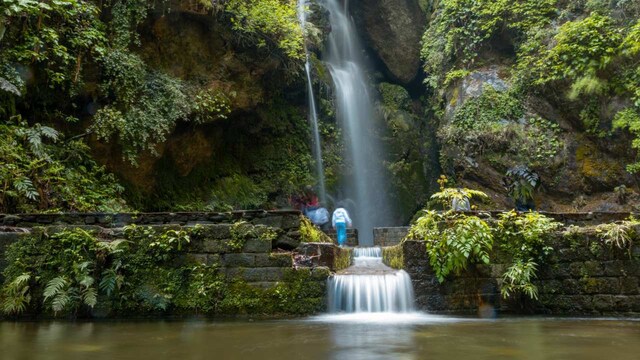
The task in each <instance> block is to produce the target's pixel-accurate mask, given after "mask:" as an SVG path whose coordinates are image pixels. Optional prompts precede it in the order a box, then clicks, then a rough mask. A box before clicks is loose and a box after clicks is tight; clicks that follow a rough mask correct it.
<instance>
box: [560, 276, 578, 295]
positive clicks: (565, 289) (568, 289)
mask: <svg viewBox="0 0 640 360" xmlns="http://www.w3.org/2000/svg"><path fill="white" fill-rule="evenodd" d="M561 289H562V291H561V293H563V294H567V295H577V294H580V292H581V291H582V289H581V287H580V284H579V283H578V280H575V279H564V280H562V288H561Z"/></svg>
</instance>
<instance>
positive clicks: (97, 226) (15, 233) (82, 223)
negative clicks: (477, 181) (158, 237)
mask: <svg viewBox="0 0 640 360" xmlns="http://www.w3.org/2000/svg"><path fill="white" fill-rule="evenodd" d="M239 221H244V222H245V223H246V225H247V226H251V229H252V231H251V232H249V233H248V235H247V236H244V237H243V239H242V240H241V243H240V245H238V240H237V239H234V234H233V231H234V230H233V227H234V224H236V223H238V222H239ZM128 224H137V225H141V226H150V227H152V228H154V229H156V230H157V231H158V232H162V231H166V230H169V229H173V230H179V229H182V228H185V229H187V228H188V229H189V230H190V234H191V235H190V237H191V242H190V244H189V248H188V250H187V255H186V256H189V257H191V258H192V259H194V260H196V261H197V262H200V263H204V264H208V265H212V264H218V265H220V266H222V267H223V268H224V269H225V273H226V276H227V279H228V280H229V281H233V280H236V279H241V280H244V281H245V282H247V283H248V284H249V285H252V286H256V287H261V288H268V287H271V286H274V285H275V284H276V283H277V282H280V281H283V280H284V279H285V278H286V275H287V274H288V273H290V272H291V271H307V272H309V273H310V275H311V280H312V281H315V282H318V283H321V284H322V288H323V289H324V288H326V287H325V286H324V283H325V282H326V279H327V277H328V276H329V275H330V274H331V270H336V269H339V268H340V266H344V264H342V265H341V262H344V261H343V260H344V258H345V257H348V258H349V259H350V253H347V254H346V255H345V254H342V253H341V252H340V251H341V250H340V249H339V248H338V247H337V246H335V245H333V244H324V249H325V252H326V253H335V254H336V255H337V256H336V258H335V259H334V258H332V257H324V258H322V259H317V261H315V262H314V263H312V264H310V266H308V267H304V266H303V267H299V266H294V256H296V254H298V252H297V249H298V248H299V247H300V245H301V237H300V231H299V228H300V213H299V212H295V211H242V212H232V213H148V214H26V215H23V214H21V215H4V214H0V273H1V271H2V269H4V268H5V267H6V265H7V264H6V262H5V261H6V260H5V257H4V253H5V250H6V248H7V247H8V246H9V245H10V244H12V243H14V242H16V241H18V240H19V238H20V237H21V236H28V235H29V234H30V233H31V232H32V231H45V232H47V233H54V232H57V231H61V230H62V229H64V228H83V229H85V230H91V231H93V232H94V233H95V234H97V236H98V237H99V238H100V239H102V240H104V241H110V240H115V239H118V238H121V237H122V236H123V227H124V226H125V225H128ZM267 232H269V233H270V236H263V235H264V234H265V233H267ZM303 245H304V243H303ZM239 246H240V247H239ZM2 280H3V279H2V276H1V274H0V281H2ZM316 295H318V296H325V295H324V294H316ZM316 295H314V296H316Z"/></svg>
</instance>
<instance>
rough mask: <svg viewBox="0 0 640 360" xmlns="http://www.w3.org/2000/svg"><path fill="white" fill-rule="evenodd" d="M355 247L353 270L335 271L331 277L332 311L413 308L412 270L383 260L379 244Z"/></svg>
mask: <svg viewBox="0 0 640 360" xmlns="http://www.w3.org/2000/svg"><path fill="white" fill-rule="evenodd" d="M354 250H355V258H354V260H355V265H354V266H353V267H352V271H353V272H354V273H352V274H346V275H335V276H333V277H331V278H330V279H329V280H328V284H327V286H328V298H329V312H330V313H340V312H346V313H381V312H388V313H408V312H412V311H413V309H414V306H413V304H414V298H413V285H412V284H411V278H410V277H409V274H407V273H406V272H405V271H404V270H400V271H395V270H391V269H389V268H387V267H386V266H385V265H384V264H382V251H381V249H380V248H356V249H354ZM359 272H362V273H359Z"/></svg>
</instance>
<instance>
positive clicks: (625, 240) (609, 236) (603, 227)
mask: <svg viewBox="0 0 640 360" xmlns="http://www.w3.org/2000/svg"><path fill="white" fill-rule="evenodd" d="M638 225H640V221H638V220H636V219H635V218H633V217H631V218H629V219H628V220H624V221H620V222H618V223H615V222H614V223H608V224H600V225H598V226H597V227H596V233H597V234H598V235H599V237H600V239H601V240H602V241H604V243H605V244H607V245H610V246H615V247H617V248H619V249H627V250H629V251H631V248H632V247H633V234H634V227H635V226H638Z"/></svg>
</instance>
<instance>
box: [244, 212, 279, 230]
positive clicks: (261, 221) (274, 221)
mask: <svg viewBox="0 0 640 360" xmlns="http://www.w3.org/2000/svg"><path fill="white" fill-rule="evenodd" d="M251 223H252V224H254V225H265V226H269V227H272V228H274V229H280V228H282V216H273V215H271V216H265V217H261V218H257V219H253V221H251Z"/></svg>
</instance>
